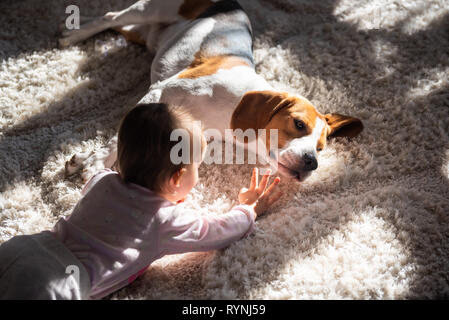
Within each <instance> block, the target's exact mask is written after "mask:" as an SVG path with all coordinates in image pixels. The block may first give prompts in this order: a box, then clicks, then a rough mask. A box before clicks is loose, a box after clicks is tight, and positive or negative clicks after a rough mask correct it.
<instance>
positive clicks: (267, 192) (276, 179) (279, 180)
mask: <svg viewBox="0 0 449 320" xmlns="http://www.w3.org/2000/svg"><path fill="white" fill-rule="evenodd" d="M279 182H281V178H279V177H276V178H275V179H274V181H273V182H272V183H271V184H270V186H269V187H268V189H267V190H265V193H264V196H269V195H270V194H271V193H272V192H273V191H274V189H275V188H277V186H278V184H279Z"/></svg>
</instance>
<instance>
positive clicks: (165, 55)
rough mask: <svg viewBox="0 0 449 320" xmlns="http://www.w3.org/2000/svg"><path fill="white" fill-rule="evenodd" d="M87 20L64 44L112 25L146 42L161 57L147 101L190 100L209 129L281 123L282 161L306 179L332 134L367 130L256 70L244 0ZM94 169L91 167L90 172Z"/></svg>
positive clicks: (161, 6) (181, 1)
mask: <svg viewBox="0 0 449 320" xmlns="http://www.w3.org/2000/svg"><path fill="white" fill-rule="evenodd" d="M83 20H84V21H89V22H87V23H84V24H82V26H81V28H80V29H79V30H66V31H64V32H63V38H61V39H60V40H59V42H60V45H61V46H69V45H72V44H74V43H77V42H79V41H83V40H85V39H87V38H89V37H91V36H93V35H95V34H97V33H99V32H101V31H104V30H106V29H114V30H116V31H118V32H120V33H122V34H123V35H124V36H125V38H126V39H127V40H129V41H133V42H137V43H140V44H144V45H146V47H147V48H148V50H150V51H151V52H153V53H154V55H155V57H154V60H153V63H152V67H151V86H150V88H149V91H148V94H147V95H145V97H144V98H143V99H142V101H141V102H165V103H169V104H174V105H182V106H184V107H186V108H187V109H188V110H189V111H190V112H191V113H192V115H193V116H194V117H196V118H197V119H199V120H201V121H202V124H203V126H204V128H205V129H210V128H214V129H218V130H219V131H220V132H224V130H225V129H227V128H231V129H238V128H240V129H242V130H246V129H255V130H257V129H277V130H278V137H279V139H278V147H279V152H278V154H277V158H275V159H274V161H276V162H277V165H278V168H279V172H280V173H281V174H283V175H284V176H288V177H293V178H296V179H298V180H300V181H303V180H304V179H305V178H307V177H308V176H309V175H310V173H311V172H312V171H313V170H315V169H316V168H317V166H318V161H317V153H318V152H319V151H320V150H322V149H323V148H324V147H325V146H326V140H327V138H328V137H330V136H348V137H354V136H356V135H357V134H358V133H360V131H361V130H362V129H363V125H362V123H361V121H360V120H358V119H356V118H352V117H348V116H343V115H339V114H326V115H323V114H321V113H320V112H318V111H317V110H316V108H315V107H314V106H313V105H312V104H311V102H310V101H308V100H307V99H306V98H304V97H302V96H300V95H292V94H289V93H286V92H279V91H277V90H275V89H274V88H273V87H272V86H271V85H270V84H269V83H268V82H267V81H266V80H265V79H264V78H263V77H261V76H260V75H258V74H257V73H256V72H255V69H254V60H253V54H252V31H251V24H250V21H249V18H248V16H247V15H246V13H245V12H244V11H243V9H242V8H241V7H240V5H239V4H238V3H237V2H236V1H233V0H229V1H218V2H215V1H210V0H140V1H138V2H136V3H135V4H133V5H132V6H130V7H129V8H127V9H125V10H123V11H119V12H109V13H106V14H105V15H104V16H102V17H98V18H84V19H83ZM223 136H224V134H223ZM267 140H268V141H269V139H267ZM108 149H109V151H108V152H107V153H103V154H94V155H92V156H90V157H87V156H84V157H83V156H80V155H78V156H75V157H73V158H72V160H71V161H70V162H68V163H67V164H66V171H67V173H68V174H71V173H73V172H75V171H76V170H78V169H79V167H80V166H82V165H84V166H86V165H90V166H91V167H92V166H93V167H95V165H94V163H97V164H98V163H103V164H104V165H106V166H111V165H112V164H113V163H114V161H115V157H116V153H115V150H116V138H113V139H112V140H111V142H110V143H109V145H108ZM267 150H270V146H269V145H267ZM271 160H272V161H273V159H271ZM95 169H96V168H95ZM91 173H92V172H89V170H85V172H84V174H83V178H84V179H87V178H88V176H89V175H90V174H91Z"/></svg>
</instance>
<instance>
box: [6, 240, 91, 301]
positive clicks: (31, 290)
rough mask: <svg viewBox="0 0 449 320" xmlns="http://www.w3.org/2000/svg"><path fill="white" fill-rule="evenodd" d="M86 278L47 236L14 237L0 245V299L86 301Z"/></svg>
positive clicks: (72, 258)
mask: <svg viewBox="0 0 449 320" xmlns="http://www.w3.org/2000/svg"><path fill="white" fill-rule="evenodd" d="M89 292H90V279H89V275H88V273H87V271H86V269H85V268H84V266H83V265H82V264H81V262H80V261H79V260H78V259H77V258H76V257H75V256H74V255H73V254H72V253H71V252H70V251H69V250H68V249H67V248H66V247H65V246H64V245H63V244H62V243H61V242H60V241H59V240H57V239H56V238H55V237H53V236H52V235H51V233H50V232H47V231H44V232H41V233H38V234H33V235H22V236H16V237H13V238H12V239H10V240H9V241H6V242H5V243H3V244H2V245H0V299H20V300H22V299H23V300H80V299H88V298H89Z"/></svg>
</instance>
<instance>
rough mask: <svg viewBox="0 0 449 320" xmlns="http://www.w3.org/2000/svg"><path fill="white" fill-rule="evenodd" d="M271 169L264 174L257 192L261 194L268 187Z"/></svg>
mask: <svg viewBox="0 0 449 320" xmlns="http://www.w3.org/2000/svg"><path fill="white" fill-rule="evenodd" d="M270 175H271V170H270V169H268V170H267V172H266V173H265V174H264V175H263V177H262V180H261V181H260V184H259V187H258V188H257V189H256V191H257V193H258V194H259V195H261V194H262V193H263V192H264V191H265V188H266V187H267V184H268V180H269V179H270Z"/></svg>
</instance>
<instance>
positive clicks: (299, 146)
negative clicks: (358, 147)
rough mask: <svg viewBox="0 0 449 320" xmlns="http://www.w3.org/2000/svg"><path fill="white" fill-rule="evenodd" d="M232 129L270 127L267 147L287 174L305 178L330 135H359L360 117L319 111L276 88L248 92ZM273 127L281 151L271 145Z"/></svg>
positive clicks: (241, 102)
mask: <svg viewBox="0 0 449 320" xmlns="http://www.w3.org/2000/svg"><path fill="white" fill-rule="evenodd" d="M231 128H232V129H234V130H235V129H241V130H243V131H245V130H247V129H255V130H257V129H266V139H265V144H266V148H267V149H266V150H269V154H270V160H271V161H277V166H278V170H279V172H280V173H281V174H282V175H283V176H287V177H292V178H295V179H297V180H299V181H304V180H305V179H306V178H307V177H308V176H310V174H311V173H312V171H313V170H315V169H316V168H318V160H317V156H318V152H319V151H321V150H323V149H324V147H325V146H326V140H327V138H329V137H337V136H338V137H355V136H356V135H358V134H359V133H360V132H361V131H362V130H363V124H362V122H361V121H360V120H359V119H356V118H352V117H348V116H344V115H340V114H326V115H323V114H321V113H319V112H318V111H317V110H316V109H315V107H314V106H313V105H312V104H311V103H310V101H308V100H307V99H306V98H304V97H299V96H294V95H290V94H288V93H285V92H276V91H250V92H247V93H246V94H245V95H244V96H243V98H242V99H241V101H240V103H239V104H238V106H237V108H236V109H235V110H234V113H233V115H232V119H231ZM270 129H277V132H278V152H275V150H273V149H272V147H271V146H270Z"/></svg>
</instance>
